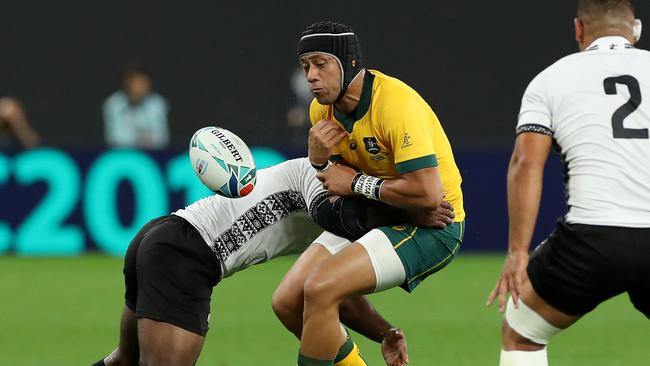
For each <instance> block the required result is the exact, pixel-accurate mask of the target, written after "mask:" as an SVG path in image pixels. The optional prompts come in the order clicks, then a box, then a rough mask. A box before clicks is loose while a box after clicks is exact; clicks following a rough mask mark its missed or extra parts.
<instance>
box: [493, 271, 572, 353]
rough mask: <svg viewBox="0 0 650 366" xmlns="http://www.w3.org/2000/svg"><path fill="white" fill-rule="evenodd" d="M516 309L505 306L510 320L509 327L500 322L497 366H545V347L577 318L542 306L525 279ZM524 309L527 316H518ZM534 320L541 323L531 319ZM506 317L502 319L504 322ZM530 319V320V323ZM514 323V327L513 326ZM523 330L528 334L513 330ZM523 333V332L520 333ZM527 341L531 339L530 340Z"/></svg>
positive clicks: (511, 304) (505, 322)
mask: <svg viewBox="0 0 650 366" xmlns="http://www.w3.org/2000/svg"><path fill="white" fill-rule="evenodd" d="M519 302H520V304H519V309H516V308H515V307H514V304H513V303H512V302H509V303H508V307H509V309H507V310H506V311H507V313H508V314H507V315H509V316H510V318H511V322H513V324H512V326H511V324H509V323H508V321H507V320H506V319H505V318H504V320H503V324H502V328H501V330H502V332H501V333H502V342H503V352H502V354H501V363H500V365H501V366H519V365H527V366H545V365H548V361H547V356H546V343H548V341H549V340H550V338H551V337H552V336H553V335H554V334H555V333H557V332H559V331H560V330H562V329H566V328H567V327H569V326H570V325H571V324H573V323H575V322H576V321H577V320H578V319H579V318H580V317H579V316H573V315H567V314H564V313H562V312H561V311H559V310H557V309H555V308H553V307H552V306H551V305H549V304H548V303H546V301H544V300H543V299H542V298H541V297H539V295H538V294H537V293H536V292H535V289H534V288H533V286H532V284H531V283H530V280H529V279H528V277H526V278H525V280H524V281H523V282H522V285H521V287H520V300H519ZM524 307H526V308H528V309H530V311H532V312H530V313H529V314H528V315H527V314H526V313H521V312H522V311H528V310H523V309H524ZM535 314H537V316H539V317H541V319H539V318H538V319H534V318H536V316H535ZM507 317H508V316H506V318H507ZM531 318H532V319H531ZM515 322H516V324H515ZM513 328H517V329H525V332H528V334H520V333H519V332H517V331H516V330H515V329H513ZM520 332H521V333H524V331H520ZM530 338H535V339H534V340H532V339H530Z"/></svg>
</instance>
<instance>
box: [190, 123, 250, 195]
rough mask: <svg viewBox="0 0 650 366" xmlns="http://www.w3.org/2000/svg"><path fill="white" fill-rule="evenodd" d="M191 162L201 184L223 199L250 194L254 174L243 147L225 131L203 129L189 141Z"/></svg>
mask: <svg viewBox="0 0 650 366" xmlns="http://www.w3.org/2000/svg"><path fill="white" fill-rule="evenodd" d="M189 153H190V161H191V163H192V168H193V169H194V172H195V173H196V175H197V176H198V177H199V179H200V180H201V182H202V183H203V184H204V185H205V186H206V187H208V188H210V189H211V190H212V191H214V192H215V193H217V194H220V195H222V196H225V197H230V198H237V197H243V196H245V195H247V194H249V193H250V192H251V191H252V190H253V188H254V187H255V181H256V179H257V171H256V169H255V162H254V161H253V155H252V154H251V152H250V149H249V148H248V146H246V143H245V142H244V141H243V140H242V139H240V138H239V136H237V135H235V134H234V133H232V132H231V131H228V130H226V129H225V128H218V127H204V128H202V129H200V130H198V131H196V133H195V134H194V136H192V139H191V140H190V151H189Z"/></svg>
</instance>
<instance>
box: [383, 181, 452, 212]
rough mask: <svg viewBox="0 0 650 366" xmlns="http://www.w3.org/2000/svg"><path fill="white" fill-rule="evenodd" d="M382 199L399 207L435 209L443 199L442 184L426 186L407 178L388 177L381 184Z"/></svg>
mask: <svg viewBox="0 0 650 366" xmlns="http://www.w3.org/2000/svg"><path fill="white" fill-rule="evenodd" d="M380 197H381V200H382V201H384V202H386V203H389V204H391V205H393V206H397V207H409V208H423V209H430V210H435V209H436V208H438V206H439V205H440V202H441V201H442V188H441V187H440V185H432V186H424V185H422V184H417V183H416V184H414V183H413V182H410V181H408V180H406V179H401V178H397V179H388V180H385V181H384V183H383V184H382V186H381V191H380Z"/></svg>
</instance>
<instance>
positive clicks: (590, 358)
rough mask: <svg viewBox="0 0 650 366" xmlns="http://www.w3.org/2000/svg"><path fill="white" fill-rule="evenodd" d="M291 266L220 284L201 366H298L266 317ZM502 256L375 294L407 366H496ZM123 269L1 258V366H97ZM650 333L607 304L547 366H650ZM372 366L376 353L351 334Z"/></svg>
mask: <svg viewBox="0 0 650 366" xmlns="http://www.w3.org/2000/svg"><path fill="white" fill-rule="evenodd" d="M293 260H294V258H291V257H289V258H281V259H277V260H275V261H272V262H271V263H268V264H265V265H262V266H258V267H254V268H251V269H249V270H246V271H244V272H241V273H239V274H236V275H235V276H234V277H232V278H228V279H226V280H225V281H224V282H222V283H221V284H219V285H218V286H217V287H216V288H215V291H214V294H213V300H212V324H211V329H210V332H209V333H208V337H207V339H206V344H205V346H204V349H203V353H202V355H201V358H200V359H199V362H198V365H206V366H207V365H211V366H249V365H250V366H254V365H278V366H285V365H286V366H295V364H296V362H295V361H296V356H297V350H298V342H297V341H296V340H295V339H294V338H293V336H292V335H290V334H289V333H288V332H286V331H285V330H284V329H283V328H282V325H281V324H280V322H279V321H278V320H276V318H275V316H274V315H273V312H272V310H271V306H270V302H271V294H272V293H273V290H274V288H275V286H276V285H277V284H278V282H279V281H280V279H281V278H282V275H283V274H284V272H285V271H286V269H287V268H288V267H289V266H290V265H291V263H292V261H293ZM501 265H502V256H501V255H496V256H495V255H484V256H481V255H461V256H460V258H458V259H457V260H455V261H454V262H453V263H452V264H451V265H450V266H449V267H447V268H446V269H444V270H443V271H442V272H441V273H438V274H436V275H434V276H433V277H431V278H429V279H428V280H427V281H425V282H424V283H423V284H422V285H420V287H418V289H417V290H416V291H415V293H413V294H411V295H409V294H407V293H405V292H403V291H402V290H400V289H393V290H390V291H387V292H384V293H381V294H378V295H372V296H371V300H372V301H373V303H374V304H375V306H376V307H377V308H378V309H379V310H380V311H381V312H382V313H383V314H384V315H385V316H386V317H387V318H388V319H390V320H391V321H392V322H393V323H394V324H395V325H397V326H400V327H402V328H403V329H404V330H405V332H406V336H407V340H408V344H409V350H410V357H411V365H416V366H418V365H423V366H424V365H427V366H429V365H453V366H459V365H468V366H469V365H471V366H475V365H497V364H498V355H499V349H500V346H499V345H500V341H499V339H500V335H499V327H500V320H501V317H500V315H499V313H498V311H497V310H495V309H494V308H490V309H487V308H486V307H485V305H484V304H485V298H486V296H487V294H488V292H489V291H490V290H491V289H492V286H493V285H494V282H495V279H496V277H497V275H498V273H499V270H500V268H501ZM121 266H122V263H121V260H120V259H118V258H111V257H106V256H101V255H88V256H83V257H79V258H16V257H12V256H4V257H0V294H1V297H0V327H1V331H0V365H7V366H21V365H48V366H56V365H62V366H63V365H65V366H69V365H90V364H91V363H93V362H94V361H96V360H98V359H99V358H101V357H103V356H105V355H107V354H108V353H109V352H110V351H111V350H112V349H113V348H114V347H115V346H116V345H117V335H118V325H119V315H120V311H121V308H122V306H123V305H122V304H123V302H122V288H123V285H122V274H121ZM649 336H650V323H648V321H647V319H646V318H645V317H643V316H642V315H641V314H640V313H638V312H637V311H636V310H634V309H633V307H632V306H631V305H630V303H629V301H628V299H627V296H626V295H624V296H619V297H617V298H615V299H613V300H610V301H609V302H607V303H605V304H603V305H601V306H600V307H599V308H598V309H596V310H595V311H594V312H593V313H591V314H589V315H587V316H586V317H585V318H584V319H582V320H581V321H580V322H578V323H577V324H576V325H574V327H572V328H571V329H569V330H567V331H565V332H563V333H561V334H560V335H559V336H557V337H556V338H555V339H554V341H553V344H552V345H551V347H550V349H549V358H550V362H551V365H553V366H560V365H567V366H568V365H571V366H580V365H585V366H586V365H589V366H597V365H603V366H604V365H607V366H613V365H647V364H650V361H649V360H650V346H649V344H648V339H650V338H649ZM355 339H356V340H357V342H358V343H359V344H360V346H361V350H362V352H363V354H364V357H365V358H366V359H367V360H368V362H369V363H370V365H382V364H383V362H382V359H381V355H380V353H379V347H378V345H376V344H373V343H372V342H369V341H366V340H364V339H362V338H361V337H360V336H358V335H355Z"/></svg>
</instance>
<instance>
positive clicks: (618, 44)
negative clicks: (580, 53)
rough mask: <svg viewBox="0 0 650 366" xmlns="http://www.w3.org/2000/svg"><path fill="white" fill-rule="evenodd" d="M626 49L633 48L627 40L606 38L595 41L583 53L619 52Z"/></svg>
mask: <svg viewBox="0 0 650 366" xmlns="http://www.w3.org/2000/svg"><path fill="white" fill-rule="evenodd" d="M628 48H634V46H633V45H632V43H630V41H628V40H627V38H625V37H621V36H608V37H600V38H598V39H596V40H595V41H593V42H592V43H591V44H590V45H589V47H587V48H586V49H585V51H596V50H610V51H620V50H624V49H628Z"/></svg>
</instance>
